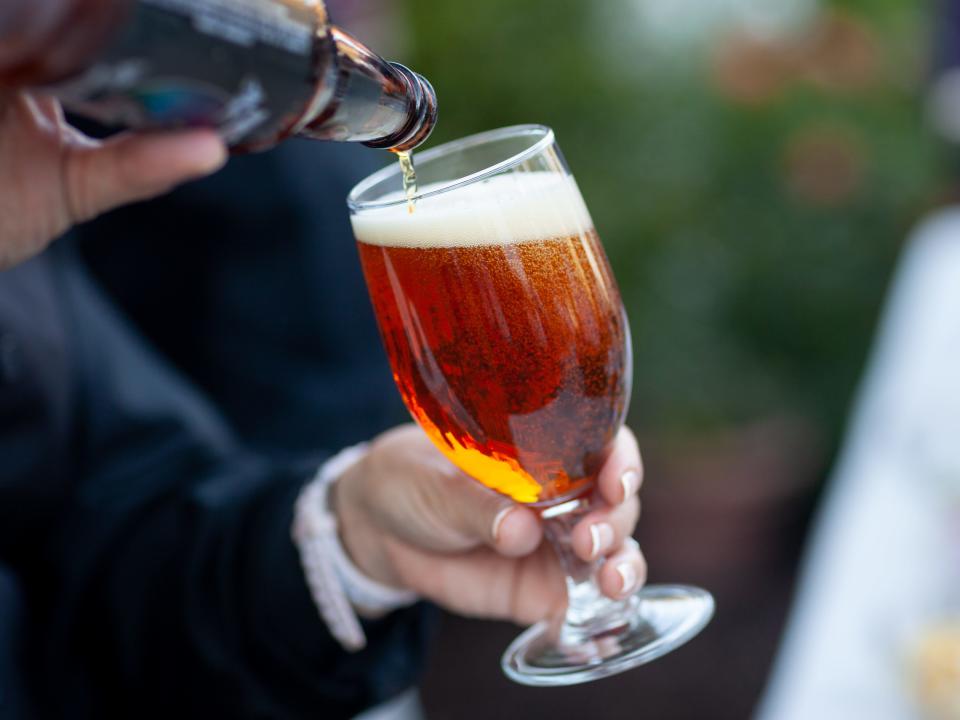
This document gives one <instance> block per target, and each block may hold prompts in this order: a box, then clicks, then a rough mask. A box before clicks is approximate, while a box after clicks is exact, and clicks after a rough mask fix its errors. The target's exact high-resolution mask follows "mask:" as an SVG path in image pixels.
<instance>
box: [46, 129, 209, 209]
mask: <svg viewBox="0 0 960 720" xmlns="http://www.w3.org/2000/svg"><path fill="white" fill-rule="evenodd" d="M65 152H66V159H65V163H64V192H65V196H66V202H67V208H68V211H69V214H70V219H71V220H72V221H73V222H82V221H84V220H89V219H91V218H93V217H95V216H97V215H99V214H100V213H102V212H105V211H107V210H110V209H112V208H115V207H118V206H120V205H124V204H127V203H131V202H136V201H138V200H145V199H147V198H150V197H154V196H156V195H161V194H163V193H165V192H167V191H168V190H170V189H171V188H172V187H174V186H175V185H177V184H178V183H181V182H185V181H187V180H192V179H195V178H198V177H201V176H203V175H207V174H209V173H212V172H214V171H215V170H218V169H219V168H220V167H222V166H223V164H224V163H225V162H226V160H227V150H226V148H225V147H224V144H223V141H222V140H221V139H220V138H219V136H217V134H216V133H214V132H213V131H211V130H188V131H181V132H174V133H156V134H127V135H122V136H118V137H116V138H112V139H110V140H108V141H107V142H105V143H102V144H98V145H94V146H89V145H79V144H72V143H71V144H69V145H68V147H67V148H66V149H65Z"/></svg>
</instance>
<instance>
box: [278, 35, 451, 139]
mask: <svg viewBox="0 0 960 720" xmlns="http://www.w3.org/2000/svg"><path fill="white" fill-rule="evenodd" d="M328 37H329V43H330V46H331V48H330V49H331V56H332V58H333V59H332V62H330V63H329V64H328V65H327V67H326V68H325V71H324V77H323V78H321V82H319V83H318V92H317V96H316V97H315V98H314V100H313V102H312V103H311V105H310V108H309V110H308V112H307V113H306V117H305V120H304V121H302V122H301V124H300V126H299V127H298V128H297V129H296V132H297V133H298V134H300V135H302V136H304V137H310V138H314V139H318V140H338V141H350V142H362V143H364V144H365V145H368V146H370V147H375V148H387V149H391V150H412V149H413V148H415V147H417V146H418V145H420V144H421V143H423V142H424V141H425V140H426V139H427V138H428V137H429V136H430V133H431V132H432V131H433V127H434V125H436V122H437V96H436V93H435V92H434V90H433V87H432V86H431V85H430V83H429V82H427V80H426V79H425V78H423V77H422V76H421V75H418V74H416V73H414V72H412V71H410V70H409V69H407V68H406V67H404V66H403V65H400V64H397V63H389V62H387V61H386V60H384V59H383V58H381V57H380V56H379V55H377V54H376V53H374V52H372V51H371V50H370V49H369V48H367V47H366V46H365V45H363V44H362V43H360V42H358V41H357V40H355V39H354V38H352V37H351V36H350V35H348V34H346V33H345V32H343V31H342V30H340V29H339V28H336V27H331V28H330V29H329V35H328Z"/></svg>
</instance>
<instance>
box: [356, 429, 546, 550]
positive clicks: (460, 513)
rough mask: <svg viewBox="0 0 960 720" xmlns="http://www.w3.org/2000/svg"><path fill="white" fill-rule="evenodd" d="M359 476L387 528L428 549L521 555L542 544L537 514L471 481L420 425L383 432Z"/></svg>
mask: <svg viewBox="0 0 960 720" xmlns="http://www.w3.org/2000/svg"><path fill="white" fill-rule="evenodd" d="M360 471H361V472H360V474H361V475H362V476H363V477H362V482H363V486H364V488H365V489H364V491H363V495H364V496H365V498H366V500H365V502H366V504H367V505H368V507H370V509H371V512H372V513H373V514H374V516H376V517H377V519H378V521H379V523H380V525H381V527H383V528H385V529H386V530H388V531H389V532H391V533H393V534H394V535H396V536H397V537H398V538H400V539H402V540H403V541H405V542H407V543H410V544H412V545H415V546H417V547H420V548H421V549H424V550H430V551H434V552H449V553H453V552H465V551H468V550H472V549H474V548H476V547H478V546H479V545H486V546H488V547H490V548H493V549H494V550H496V551H497V552H498V553H499V554H501V555H504V556H507V557H519V556H522V555H526V554H529V553H531V552H533V550H534V549H536V548H537V546H538V545H539V544H540V542H541V540H542V539H543V529H542V527H541V525H540V522H539V519H538V517H537V515H536V514H535V513H534V512H533V511H532V510H530V509H529V508H526V507H523V506H520V505H517V504H516V503H514V502H513V501H512V500H510V499H509V498H507V497H504V496H503V495H500V494H498V493H495V492H493V491H492V490H489V489H487V488H485V487H483V486H482V485H481V484H480V483H478V482H477V481H476V480H473V479H471V478H469V477H467V475H465V474H464V473H463V472H461V471H460V470H458V469H457V468H455V467H454V466H453V465H452V464H451V463H450V461H449V460H447V459H446V457H444V456H443V454H442V453H441V452H440V451H439V450H438V449H437V448H436V447H435V446H434V445H433V443H432V442H430V440H429V439H428V438H427V437H426V435H424V433H423V432H422V431H421V430H420V429H419V428H417V427H415V426H413V425H406V426H402V427H399V428H396V429H394V430H392V431H390V432H387V433H384V434H383V435H381V436H380V437H379V438H378V439H377V440H376V441H375V442H374V444H373V445H372V447H371V451H370V453H369V455H368V460H367V462H365V463H364V467H363V468H360Z"/></svg>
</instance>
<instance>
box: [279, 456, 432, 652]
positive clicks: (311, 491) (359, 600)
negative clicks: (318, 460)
mask: <svg viewBox="0 0 960 720" xmlns="http://www.w3.org/2000/svg"><path fill="white" fill-rule="evenodd" d="M365 453H366V446H363V445H360V446H356V447H352V448H348V449H346V450H344V451H342V452H341V453H339V454H338V455H336V456H334V457H333V458H331V459H330V460H328V461H327V462H326V463H324V465H323V466H322V467H321V468H320V471H319V472H318V473H317V476H316V478H315V479H314V480H313V481H312V482H310V483H308V484H307V485H306V486H305V487H304V488H303V490H302V491H301V492H300V495H299V497H298V498H297V502H296V507H295V510H294V523H293V527H292V528H291V534H292V536H293V540H294V543H295V544H296V545H297V547H298V549H299V551H300V561H301V565H302V566H303V570H304V576H305V579H306V581H307V586H308V588H309V590H310V594H311V595H312V596H313V599H314V602H315V603H316V605H317V608H318V610H319V611H320V614H321V616H322V617H323V619H324V621H325V622H326V624H327V626H328V628H329V629H330V631H331V633H332V634H333V635H334V637H336V638H337V640H339V641H340V643H341V645H343V647H344V648H346V649H347V650H351V651H353V650H358V649H360V648H362V647H364V645H365V644H366V640H365V637H364V633H363V629H362V628H361V627H360V624H359V622H358V620H357V614H358V612H360V611H363V610H366V613H364V614H365V615H366V616H367V617H370V618H376V617H380V616H382V615H384V614H386V613H387V612H389V611H391V610H394V609H397V608H401V607H406V606H408V605H411V604H413V603H414V602H416V600H417V597H416V595H415V594H414V593H412V592H409V591H402V590H398V589H396V588H394V587H388V586H387V585H385V584H384V583H381V582H378V581H377V580H375V579H374V578H373V577H372V576H370V575H369V574H367V573H366V571H365V570H363V569H361V568H359V567H357V565H356V563H355V562H354V561H353V560H352V559H351V558H350V557H349V556H348V555H347V551H346V549H345V547H344V543H343V541H342V540H341V537H340V533H339V528H338V526H339V524H340V522H341V520H340V518H339V517H338V516H337V515H336V514H335V513H334V511H333V507H332V505H331V491H332V490H334V488H336V486H337V483H338V480H339V479H340V478H341V477H343V476H344V475H345V474H346V472H347V470H349V469H350V468H351V467H353V466H354V465H355V464H357V463H358V462H359V461H360V460H361V459H362V458H363V456H364V455H365ZM348 517H349V513H348ZM366 554H367V553H363V554H362V555H361V556H366Z"/></svg>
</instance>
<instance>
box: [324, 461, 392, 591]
mask: <svg viewBox="0 0 960 720" xmlns="http://www.w3.org/2000/svg"><path fill="white" fill-rule="evenodd" d="M367 457H368V456H365V457H364V458H362V459H361V460H360V461H358V462H357V463H355V464H354V465H352V466H351V467H349V468H347V470H346V471H344V473H343V474H342V475H341V476H340V478H339V480H338V481H337V483H336V484H335V485H334V486H333V487H332V488H331V495H330V505H331V508H332V510H333V513H334V515H335V516H336V518H337V529H338V532H339V534H340V543H341V545H342V546H343V549H344V551H345V552H346V554H347V557H349V558H350V560H351V562H353V564H354V565H355V566H356V567H357V569H358V570H360V572H362V573H363V574H364V575H366V576H367V577H369V578H370V579H371V580H374V581H376V582H379V583H383V584H384V585H388V586H390V587H393V588H397V589H404V583H403V582H402V581H401V579H400V578H399V576H398V575H397V573H396V572H395V570H394V568H393V564H392V563H391V562H390V557H389V555H388V553H387V552H386V542H385V537H384V533H383V530H381V529H380V527H379V526H378V525H377V523H376V522H375V520H374V519H373V517H372V516H371V514H370V512H369V510H368V509H367V507H366V503H365V502H364V497H363V486H364V483H363V478H364V475H365V474H366V472H367V471H368V461H367Z"/></svg>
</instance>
